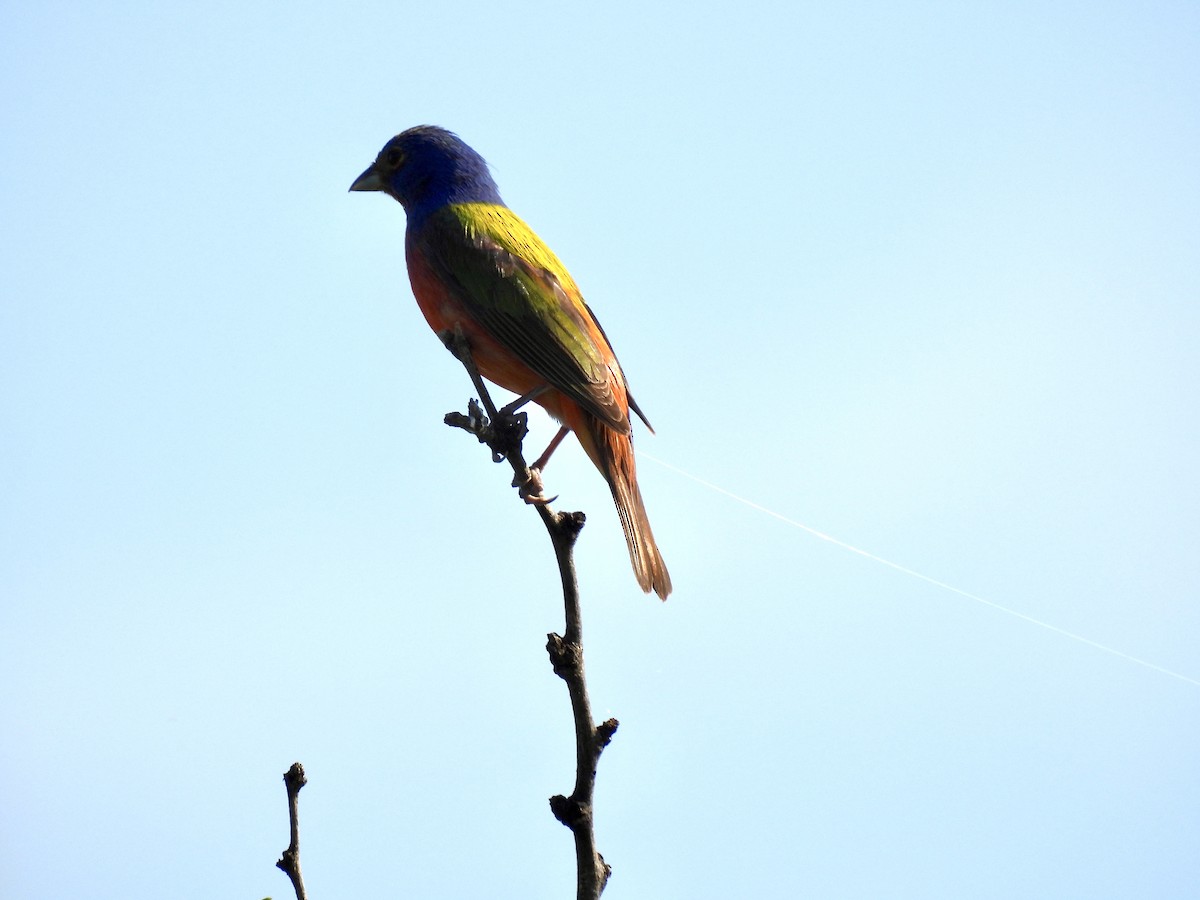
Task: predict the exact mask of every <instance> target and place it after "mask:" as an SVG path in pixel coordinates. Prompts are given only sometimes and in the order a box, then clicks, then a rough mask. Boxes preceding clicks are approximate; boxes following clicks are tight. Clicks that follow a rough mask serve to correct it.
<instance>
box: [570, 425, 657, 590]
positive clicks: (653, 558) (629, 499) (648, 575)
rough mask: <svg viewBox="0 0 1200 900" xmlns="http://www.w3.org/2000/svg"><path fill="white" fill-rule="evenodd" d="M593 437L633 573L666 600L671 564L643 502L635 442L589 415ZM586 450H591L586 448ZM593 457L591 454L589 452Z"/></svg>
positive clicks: (638, 579)
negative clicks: (619, 521) (610, 491)
mask: <svg viewBox="0 0 1200 900" xmlns="http://www.w3.org/2000/svg"><path fill="white" fill-rule="evenodd" d="M585 417H586V419H587V425H588V432H589V437H590V438H591V443H592V444H593V447H594V448H595V451H596V454H595V456H593V457H592V461H593V462H595V463H596V466H597V467H598V468H599V469H600V471H601V472H602V473H603V474H604V477H605V480H607V481H608V486H609V488H611V489H612V495H613V502H615V503H616V505H617V515H618V516H619V517H620V519H621V529H622V530H623V531H624V532H625V543H626V545H627V546H628V547H629V560H630V562H631V563H633V574H634V575H635V576H637V581H638V584H639V585H641V588H642V590H643V591H646V592H647V593H649V592H650V591H654V593H656V594H658V596H659V598H660V599H662V600H666V599H667V595H668V594H670V593H671V575H670V573H669V572H667V564H666V563H664V562H663V558H662V554H660V553H659V552H658V544H656V543H655V542H654V532H653V531H651V529H650V520H649V519H648V518H647V517H646V507H645V504H643V503H642V492H641V491H640V490H639V489H638V480H637V464H636V462H635V460H634V455H633V440H632V438H631V437H630V436H629V435H628V434H621V433H620V432H619V431H616V430H614V429H612V428H610V427H608V426H607V425H605V424H604V423H603V422H601V421H599V420H598V419H596V418H594V417H592V416H589V415H587V414H586V413H585ZM584 449H588V448H587V447H586V445H585V448H584ZM589 455H591V454H590V453H589Z"/></svg>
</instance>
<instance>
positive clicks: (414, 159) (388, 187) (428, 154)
mask: <svg viewBox="0 0 1200 900" xmlns="http://www.w3.org/2000/svg"><path fill="white" fill-rule="evenodd" d="M350 190H352V191H383V192H384V193H386V194H391V195H392V196H393V197H395V198H396V199H397V200H399V201H400V203H401V204H402V205H403V206H404V211H405V213H407V214H408V223H409V227H410V228H415V227H417V226H419V225H420V223H421V221H422V220H424V218H425V217H426V216H428V215H429V214H430V213H432V212H433V211H435V210H437V209H440V208H441V207H443V206H445V205H446V204H448V203H498V204H501V205H503V203H504V201H503V200H501V199H500V191H499V190H498V189H497V188H496V182H495V181H493V180H492V176H491V173H490V172H488V166H487V163H486V162H485V161H484V158H483V157H482V156H480V155H479V154H478V153H476V152H475V151H474V150H472V149H471V148H470V147H468V146H467V145H466V144H465V143H464V142H463V141H462V139H461V138H459V136H458V135H456V134H452V133H451V132H449V131H447V130H446V129H444V128H438V127H437V126H436V125H418V126H417V127H416V128H410V129H408V130H407V131H402V132H401V133H400V134H398V135H396V136H395V137H394V138H392V139H391V140H390V141H388V142H387V143H386V144H385V145H384V147H383V149H382V150H380V151H379V156H377V157H376V158H375V162H373V163H371V165H370V166H369V167H368V168H367V170H366V171H365V172H363V173H362V174H361V175H359V176H358V178H356V179H355V181H354V184H352V185H350Z"/></svg>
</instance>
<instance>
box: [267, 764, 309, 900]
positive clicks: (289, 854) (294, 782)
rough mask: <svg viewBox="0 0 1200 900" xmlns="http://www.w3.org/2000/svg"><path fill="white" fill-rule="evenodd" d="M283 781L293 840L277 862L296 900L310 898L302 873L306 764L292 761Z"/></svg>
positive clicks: (306, 781) (306, 780)
mask: <svg viewBox="0 0 1200 900" xmlns="http://www.w3.org/2000/svg"><path fill="white" fill-rule="evenodd" d="M283 783H284V784H285V785H286V786H287V795H288V821H289V822H290V823H291V832H292V842H291V843H290V844H288V848H287V849H286V850H284V851H283V856H282V857H280V859H279V861H278V862H276V863H275V865H276V867H278V868H279V869H282V870H283V872H284V873H285V874H286V875H287V877H288V878H290V879H291V880H292V889H293V890H295V892H296V900H308V892H307V891H305V890H304V877H303V876H302V875H301V874H300V801H299V797H300V788H302V787H304V786H305V785H306V784H308V779H307V778H306V777H305V776H304V766H302V765H300V763H292V767H291V768H290V769H288V770H287V771H286V772H284V773H283Z"/></svg>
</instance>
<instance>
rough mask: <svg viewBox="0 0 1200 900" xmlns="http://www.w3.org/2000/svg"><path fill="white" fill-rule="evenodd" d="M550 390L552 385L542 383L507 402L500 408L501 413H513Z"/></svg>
mask: <svg viewBox="0 0 1200 900" xmlns="http://www.w3.org/2000/svg"><path fill="white" fill-rule="evenodd" d="M548 390H550V385H548V384H542V385H539V386H538V387H535V388H534V389H533V390H532V391H526V392H525V393H524V394H522V395H521V396H520V397H518V398H517V399H516V400H514V401H513V402H512V403H508V404H505V405H504V406H502V407H501V408H500V414H501V415H512V414H513V413H515V412H516V411H517V410H518V409H520V408H521V407H522V406H524V405H525V404H526V403H528V402H529V401H530V400H535V399H537V398H538V397H540V396H541V395H542V394H544V393H546V391H548Z"/></svg>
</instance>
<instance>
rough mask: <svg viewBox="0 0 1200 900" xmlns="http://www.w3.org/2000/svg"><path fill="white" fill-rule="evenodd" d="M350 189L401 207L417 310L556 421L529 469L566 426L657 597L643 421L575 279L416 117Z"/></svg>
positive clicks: (490, 375)
mask: <svg viewBox="0 0 1200 900" xmlns="http://www.w3.org/2000/svg"><path fill="white" fill-rule="evenodd" d="M350 190H352V191H382V192H383V193H385V194H390V195H391V196H392V197H393V198H395V199H396V200H398V201H399V202H400V204H401V205H402V206H403V207H404V212H405V214H406V216H407V218H408V228H407V231H406V233H405V238H404V250H405V256H406V258H407V261H408V276H409V280H410V281H411V282H412V289H413V294H414V295H415V296H416V298H417V304H418V305H419V306H420V307H421V312H422V313H424V315H425V319H426V320H427V321H428V322H429V324H430V326H431V327H432V328H433V330H434V331H435V332H436V333H438V334H439V335H446V334H452V333H454V332H455V330H456V329H460V330H461V333H462V334H463V335H464V336H465V337H466V339H467V341H468V343H469V345H470V349H471V355H472V357H473V359H474V362H475V365H476V366H477V367H478V369H479V373H480V374H481V375H482V376H483V377H484V378H486V379H488V380H489V381H492V382H494V383H496V384H498V385H500V386H501V387H503V388H506V389H507V390H510V391H512V392H513V393H515V394H517V395H519V396H520V397H528V398H529V399H531V400H533V402H535V403H538V404H539V405H541V406H542V407H544V408H545V409H546V411H547V412H549V413H550V415H551V416H553V417H554V418H555V419H556V420H558V422H559V423H560V424H561V425H562V428H561V429H560V431H559V433H558V434H557V435H555V438H554V440H553V441H551V442H550V446H549V447H547V448H546V452H545V453H544V454H542V456H541V458H540V459H539V460H538V461H537V462H535V463H534V465H533V468H535V469H541V468H542V467H544V466H545V464H546V461H547V460H548V459H549V457H550V454H551V453H552V452H553V451H554V449H555V447H557V446H558V444H559V442H560V441H561V440H562V439H563V437H564V436H565V435H566V434H567V432H568V431H572V432H574V433H575V435H576V437H577V438H578V439H579V443H580V444H581V445H582V446H583V449H584V451H585V452H586V453H587V455H588V457H589V458H590V459H591V460H592V462H593V463H595V465H596V468H597V469H599V470H600V474H602V475H603V476H604V479H605V481H607V482H608V486H609V488H610V489H611V490H612V495H613V500H614V502H615V503H616V506H617V514H618V515H619V517H620V520H621V528H622V529H623V530H624V532H625V543H626V544H627V545H628V547H629V558H630V560H631V561H632V563H633V571H634V574H635V575H636V576H637V581H638V584H639V585H641V587H642V590H644V591H647V592H649V591H651V590H653V591H654V592H655V593H656V594H658V596H659V597H661V598H662V599H664V600H665V599H666V598H667V595H668V594H669V593H670V592H671V576H670V575H669V574H668V573H667V567H666V565H665V564H664V563H663V559H662V555H661V554H660V553H659V552H658V545H657V544H655V542H654V533H653V532H652V531H651V530H650V522H649V520H648V519H647V518H646V508H645V506H644V505H643V503H642V493H641V491H640V490H639V489H638V482H637V468H636V465H635V463H634V455H633V437H632V428H631V425H630V419H629V413H630V410H632V411H633V412H635V413H637V415H638V417H639V418H641V420H642V421H643V422H645V424H646V427H647V428H649V427H650V423H649V422H648V421H646V417H645V415H643V413H642V411H641V410H640V409H639V408H638V405H637V403H635V402H634V400H633V398H632V397H631V396H630V395H629V388H628V386H627V385H626V383H625V374H624V372H622V371H621V365H620V363H618V362H617V357H616V354H614V353H613V349H612V345H611V344H609V342H608V338H607V337H606V336H605V334H604V329H603V328H601V327H600V323H599V322H598V321H596V317H595V315H594V314H593V313H592V311H591V309H589V308H588V305H587V304H586V303H585V302H584V300H583V295H582V294H581V293H580V291H579V287H578V286H577V285H576V284H575V280H574V279H573V278H572V277H571V275H570V273H569V272H567V270H566V267H564V266H563V264H562V263H561V262H559V259H558V257H557V256H555V255H554V253H553V252H552V251H551V250H550V248H549V247H547V246H546V245H545V243H543V242H542V240H541V238H539V237H538V236H537V235H536V234H534V232H533V230H532V229H531V228H530V227H529V226H528V225H526V224H525V222H524V221H523V220H522V219H521V218H520V217H519V216H517V215H516V213H514V212H513V211H512V210H510V209H509V208H508V207H507V206H506V205H505V203H504V201H503V200H501V199H500V192H499V190H498V189H497V188H496V182H495V181H493V180H492V176H491V173H490V172H489V171H488V166H487V163H486V162H485V161H484V159H483V157H482V156H480V155H479V154H478V153H476V152H475V151H474V150H472V149H471V148H470V147H469V146H467V145H466V144H465V143H464V142H463V141H462V140H461V139H460V138H459V137H458V136H457V135H454V134H452V133H450V132H449V131H446V130H445V129H442V128H437V127H434V126H430V125H421V126H418V127H416V128H410V129H408V130H407V131H405V132H402V133H401V134H398V135H396V136H395V137H394V138H392V139H391V140H390V141H388V142H387V144H385V145H384V148H383V149H382V150H381V151H380V152H379V155H378V156H377V157H376V159H375V162H373V163H372V164H371V165H370V166H369V167H368V168H367V170H366V171H365V172H363V173H362V174H361V175H360V176H358V178H357V179H355V181H354V183H353V184H352V185H351V186H350ZM650 430H651V431H653V429H652V428H651V429H650Z"/></svg>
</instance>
